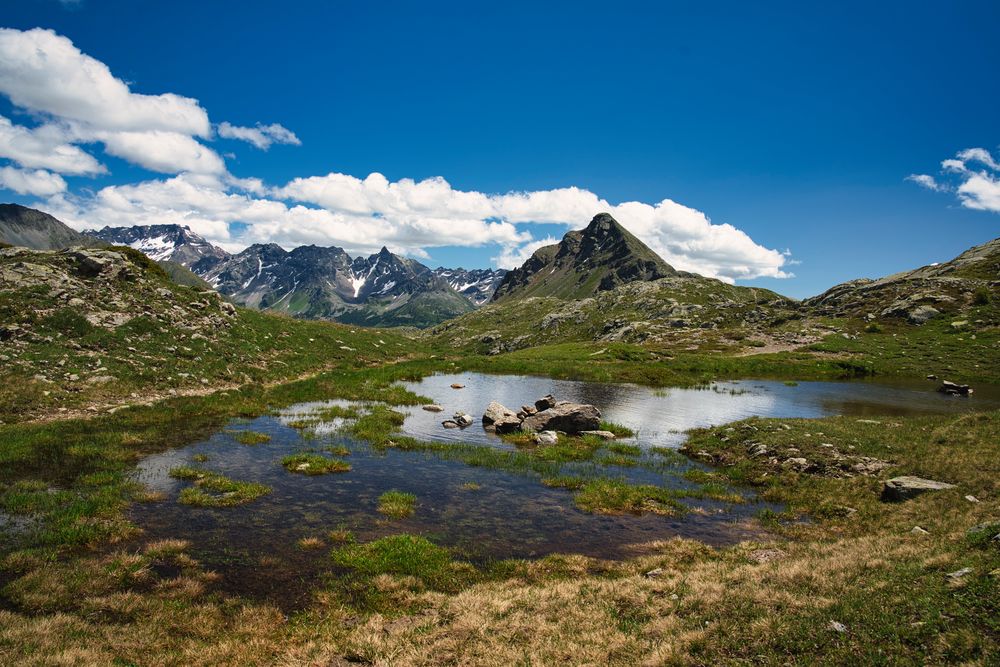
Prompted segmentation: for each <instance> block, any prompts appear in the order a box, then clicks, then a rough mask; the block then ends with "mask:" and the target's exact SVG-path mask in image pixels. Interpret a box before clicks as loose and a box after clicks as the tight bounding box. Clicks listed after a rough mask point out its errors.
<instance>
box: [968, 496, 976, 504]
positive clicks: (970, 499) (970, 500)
mask: <svg viewBox="0 0 1000 667" xmlns="http://www.w3.org/2000/svg"><path fill="white" fill-rule="evenodd" d="M965 499H966V500H968V501H969V502H970V503H978V502H979V498H976V497H975V496H966V497H965Z"/></svg>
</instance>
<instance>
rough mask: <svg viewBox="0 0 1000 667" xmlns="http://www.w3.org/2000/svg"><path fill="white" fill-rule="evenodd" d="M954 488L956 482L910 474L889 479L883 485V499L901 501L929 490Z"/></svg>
mask: <svg viewBox="0 0 1000 667" xmlns="http://www.w3.org/2000/svg"><path fill="white" fill-rule="evenodd" d="M954 488H955V485H954V484H948V483H947V482H938V481H935V480H933V479H924V478H922V477H912V476H909V475H906V476H903V477H893V478H892V479H890V480H887V481H886V482H885V485H884V486H883V487H882V500H883V501H886V502H901V501H904V500H909V499H911V498H916V497H917V496H919V495H921V494H923V493H927V492H928V491H943V490H945V489H954Z"/></svg>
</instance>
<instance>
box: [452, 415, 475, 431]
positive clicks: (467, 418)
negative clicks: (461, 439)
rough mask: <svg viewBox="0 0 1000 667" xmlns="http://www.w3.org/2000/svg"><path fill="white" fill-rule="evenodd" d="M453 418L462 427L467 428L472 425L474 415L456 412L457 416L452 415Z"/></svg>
mask: <svg viewBox="0 0 1000 667" xmlns="http://www.w3.org/2000/svg"><path fill="white" fill-rule="evenodd" d="M452 420H453V421H454V422H455V423H456V424H458V425H459V426H461V427H462V428H465V427H466V426H472V415H467V414H463V413H461V412H456V413H455V416H454V417H452Z"/></svg>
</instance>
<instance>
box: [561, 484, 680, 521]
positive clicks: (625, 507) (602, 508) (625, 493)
mask: <svg viewBox="0 0 1000 667" xmlns="http://www.w3.org/2000/svg"><path fill="white" fill-rule="evenodd" d="M575 501H576V505H577V507H579V508H580V509H582V510H583V511H585V512H590V513H591V514H643V513H646V512H650V513H653V514H664V515H674V514H680V513H681V512H683V511H684V506H683V505H682V504H681V503H679V502H677V499H676V492H675V491H672V490H670V489H664V488H662V487H659V486H653V485H651V484H640V485H633V484H629V483H628V482H625V481H623V480H619V479H594V480H591V481H589V482H587V483H585V484H584V485H583V486H582V487H580V491H579V493H577V494H576V497H575Z"/></svg>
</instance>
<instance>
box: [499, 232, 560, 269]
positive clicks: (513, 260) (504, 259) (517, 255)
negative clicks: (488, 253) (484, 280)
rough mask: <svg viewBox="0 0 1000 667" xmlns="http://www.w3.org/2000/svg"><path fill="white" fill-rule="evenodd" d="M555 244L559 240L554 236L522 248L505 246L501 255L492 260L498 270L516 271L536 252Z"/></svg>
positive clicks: (529, 243) (527, 244) (531, 242)
mask: <svg viewBox="0 0 1000 667" xmlns="http://www.w3.org/2000/svg"><path fill="white" fill-rule="evenodd" d="M554 243H559V239H557V238H555V237H552V236H546V237H545V238H543V239H538V240H537V241H529V242H528V243H525V244H524V245H522V246H520V247H514V246H505V247H504V248H502V249H501V251H500V254H499V255H497V256H496V257H493V258H492V259H493V261H494V263H496V265H497V267H498V268H501V269H516V268H517V267H519V266H521V265H522V264H524V263H525V262H526V261H528V258H529V257H531V256H532V255H533V254H535V251H536V250H538V249H539V248H544V247H545V246H547V245H552V244H554Z"/></svg>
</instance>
